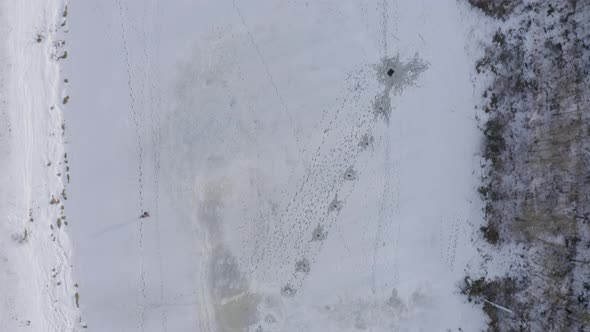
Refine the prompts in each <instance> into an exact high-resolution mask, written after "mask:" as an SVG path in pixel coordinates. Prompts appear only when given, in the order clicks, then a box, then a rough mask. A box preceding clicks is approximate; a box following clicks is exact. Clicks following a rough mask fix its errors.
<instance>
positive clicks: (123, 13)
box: [118, 0, 147, 331]
mask: <svg viewBox="0 0 590 332" xmlns="http://www.w3.org/2000/svg"><path fill="white" fill-rule="evenodd" d="M118 6H119V17H120V24H121V41H122V43H123V45H122V51H123V61H124V62H125V67H126V71H127V87H128V88H129V100H130V108H131V113H132V114H131V115H132V120H133V124H134V129H135V135H136V140H137V154H138V155H137V159H138V166H137V185H138V192H137V195H138V200H139V211H138V216H139V215H141V214H143V212H144V192H143V191H144V188H143V177H144V175H143V155H144V153H143V145H142V140H141V125H140V122H139V121H140V119H139V115H138V110H137V109H136V108H137V103H136V100H135V99H136V96H135V89H134V87H133V84H134V77H133V76H132V74H131V72H132V71H133V69H132V68H131V63H130V55H129V48H128V43H127V26H128V25H129V23H128V22H129V19H128V17H127V12H128V10H129V9H128V8H127V3H125V4H123V3H122V1H121V0H118ZM143 67H144V68H145V64H144V66H143ZM139 86H140V87H143V85H142V84H140V85H139ZM144 220H145V218H141V219H140V220H139V223H138V234H139V243H138V245H139V279H140V283H139V296H140V300H139V301H140V302H139V303H137V308H138V311H139V320H138V322H137V323H138V327H139V329H140V330H141V331H143V330H144V328H145V304H146V302H147V293H146V275H145V262H144V248H143V247H144V227H143V223H144Z"/></svg>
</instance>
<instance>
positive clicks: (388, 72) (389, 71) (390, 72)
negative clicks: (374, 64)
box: [387, 68, 395, 77]
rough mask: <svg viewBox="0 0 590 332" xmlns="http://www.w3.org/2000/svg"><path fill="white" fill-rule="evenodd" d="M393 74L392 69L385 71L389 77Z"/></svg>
mask: <svg viewBox="0 0 590 332" xmlns="http://www.w3.org/2000/svg"><path fill="white" fill-rule="evenodd" d="M393 73H395V71H394V70H393V68H389V70H388V71H387V75H388V76H389V77H391V76H393Z"/></svg>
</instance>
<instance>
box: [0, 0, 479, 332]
mask: <svg viewBox="0 0 590 332" xmlns="http://www.w3.org/2000/svg"><path fill="white" fill-rule="evenodd" d="M0 15H1V17H0V34H1V36H2V37H3V38H2V39H3V40H4V41H5V42H3V44H2V48H1V49H0V51H1V52H2V53H1V55H0V64H1V69H0V70H1V72H0V97H1V100H0V110H1V114H0V116H1V118H0V154H1V155H0V167H1V168H2V177H1V178H0V181H1V183H2V190H0V193H1V195H2V199H1V200H0V212H1V214H2V217H3V220H2V222H1V223H0V234H1V238H0V294H1V295H2V296H1V299H2V300H1V301H0V330H1V331H83V330H88V331H257V332H262V331H375V332H377V331H453V332H458V331H481V330H484V329H485V326H486V322H487V317H486V316H485V315H484V313H483V312H482V310H481V307H480V306H478V305H476V304H474V303H471V302H468V301H467V298H466V297H465V296H463V295H461V294H460V285H462V283H463V280H464V278H465V276H466V275H468V274H470V273H471V272H473V271H477V270H478V269H479V268H480V266H481V264H482V255H481V254H480V253H479V252H478V250H477V248H478V247H479V246H480V244H479V242H480V241H481V239H480V238H481V235H480V234H479V228H480V226H481V225H482V224H483V217H482V212H481V211H482V202H481V200H480V198H479V195H478V193H477V187H478V186H479V181H480V176H481V172H482V169H481V157H480V154H479V151H480V144H481V143H480V142H481V137H480V136H481V131H480V130H479V129H478V121H477V120H476V112H475V111H474V105H476V104H477V103H478V100H479V98H480V96H481V92H480V91H479V90H478V87H476V85H475V84H474V83H473V76H474V74H475V73H474V71H475V69H474V63H475V61H476V59H477V57H478V56H480V55H481V54H480V51H479V50H478V45H479V42H480V40H479V38H481V37H480V36H481V35H484V34H485V33H486V32H485V31H487V30H489V29H487V28H486V22H487V21H486V19H485V18H484V17H483V15H481V14H480V13H477V12H476V11H474V10H473V9H471V8H470V7H469V5H468V4H466V3H463V2H462V1H455V0H445V1H439V0H436V1H435V0H431V1H427V0H422V1H410V0H407V1H406V0H397V1H395V0H391V1H370V0H360V1H352V0H326V1H316V2H313V1H304V0H287V1H271V0H256V1H251V2H247V1H241V0H233V1H232V0H225V1H182V0H174V1H156V0H147V1H146V0H127V1H125V0H110V1H75V2H72V3H69V4H68V3H67V1H64V0H30V1H9V0H4V1H2V10H0ZM144 212H148V213H149V217H147V218H140V215H142V214H143V213H144ZM56 220H57V221H56Z"/></svg>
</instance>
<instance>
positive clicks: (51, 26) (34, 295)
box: [0, 0, 79, 331]
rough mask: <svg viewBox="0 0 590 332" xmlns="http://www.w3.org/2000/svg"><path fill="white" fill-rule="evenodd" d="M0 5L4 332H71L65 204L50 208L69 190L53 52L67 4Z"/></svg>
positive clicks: (74, 324)
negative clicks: (63, 11)
mask: <svg viewBox="0 0 590 332" xmlns="http://www.w3.org/2000/svg"><path fill="white" fill-rule="evenodd" d="M0 5H1V9H0V16H1V18H0V34H1V36H2V41H3V44H2V47H1V49H0V52H1V55H0V63H1V67H0V68H1V69H0V112H1V113H0V115H1V120H0V167H1V174H2V175H1V177H0V188H2V189H1V190H0V195H1V197H0V214H1V216H2V222H0V294H1V295H0V330H1V331H73V330H77V329H78V327H79V324H78V323H79V320H78V318H79V313H78V310H77V308H76V306H75V297H74V294H75V292H76V291H75V285H74V283H73V282H72V278H71V267H70V265H71V263H70V256H71V252H72V248H71V244H70V240H69V239H68V235H67V233H66V232H65V231H64V228H65V226H64V224H62V221H61V219H60V221H59V222H56V220H58V218H61V216H62V215H63V213H64V210H62V209H61V206H62V203H61V202H60V203H55V202H54V203H55V204H51V200H52V197H53V198H55V199H56V200H57V199H58V197H59V198H61V196H60V193H62V190H63V187H64V179H63V176H60V175H59V174H58V173H62V169H63V167H64V166H63V155H64V144H63V140H62V136H61V134H60V126H61V123H62V113H61V110H60V104H59V101H60V98H59V93H60V84H59V66H58V64H57V63H56V61H55V47H54V41H55V35H56V30H57V29H58V26H57V24H58V23H59V22H58V17H59V15H60V14H61V12H60V10H61V7H62V4H61V2H60V1H44V0H43V1H42V0H39V1H28V2H24V1H2V2H1V3H0ZM38 35H39V36H42V38H43V42H41V43H38V42H37V41H36V38H37V36H38ZM62 174H63V173H62ZM63 221H64V222H65V219H63ZM58 223H59V224H60V225H61V226H60V227H58V226H57V224H58Z"/></svg>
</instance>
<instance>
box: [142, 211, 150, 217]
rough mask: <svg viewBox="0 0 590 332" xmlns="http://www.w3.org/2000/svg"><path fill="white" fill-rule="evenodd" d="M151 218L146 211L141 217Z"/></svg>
mask: <svg viewBox="0 0 590 332" xmlns="http://www.w3.org/2000/svg"><path fill="white" fill-rule="evenodd" d="M149 216H150V214H149V213H148V212H147V211H145V212H144V213H143V214H142V215H141V216H139V218H148V217H149Z"/></svg>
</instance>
